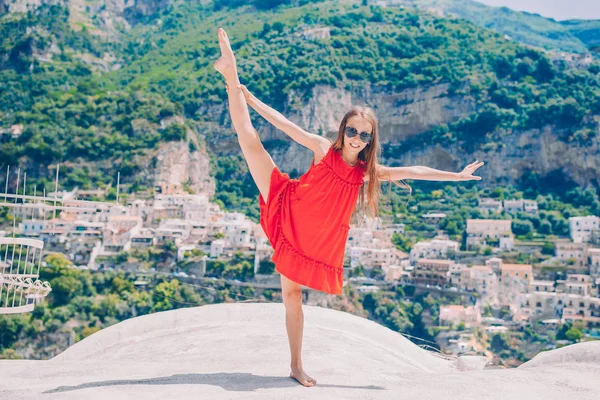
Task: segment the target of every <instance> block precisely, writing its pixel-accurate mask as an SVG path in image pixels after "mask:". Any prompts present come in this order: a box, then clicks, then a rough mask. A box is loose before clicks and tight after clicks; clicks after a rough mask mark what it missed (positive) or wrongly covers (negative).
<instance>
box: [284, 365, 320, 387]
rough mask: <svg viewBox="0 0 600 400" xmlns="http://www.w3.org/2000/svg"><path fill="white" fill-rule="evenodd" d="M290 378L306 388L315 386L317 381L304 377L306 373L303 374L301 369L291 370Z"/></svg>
mask: <svg viewBox="0 0 600 400" xmlns="http://www.w3.org/2000/svg"><path fill="white" fill-rule="evenodd" d="M290 378H294V379H295V380H297V381H298V382H300V383H301V384H303V385H304V386H306V387H311V386H315V385H316V384H317V381H316V380H314V379H313V378H311V377H310V376H308V375H306V372H304V370H303V369H302V368H292V372H290Z"/></svg>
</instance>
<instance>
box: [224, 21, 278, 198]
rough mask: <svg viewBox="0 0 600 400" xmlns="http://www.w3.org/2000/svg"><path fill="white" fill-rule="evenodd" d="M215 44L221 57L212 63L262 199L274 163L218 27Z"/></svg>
mask: <svg viewBox="0 0 600 400" xmlns="http://www.w3.org/2000/svg"><path fill="white" fill-rule="evenodd" d="M219 47H220V48H221V58H219V59H218V60H217V61H216V62H215V64H214V67H215V69H216V70H217V71H219V72H220V73H221V74H222V75H223V76H224V77H225V82H226V85H227V88H228V89H227V96H228V99H229V113H230V114H231V121H232V122H233V127H234V129H235V132H236V133H237V136H238V141H239V143H240V147H241V148H242V154H243V155H244V158H245V159H246V162H247V163H248V169H249V170H250V175H252V178H253V179H254V182H255V183H256V186H258V190H259V191H260V194H261V195H262V197H263V199H264V200H265V202H266V201H267V199H268V195H269V183H270V180H271V173H272V172H273V168H275V163H274V162H273V159H272V158H271V156H270V155H269V153H267V151H266V150H265V148H264V147H263V145H262V142H261V141H260V137H259V136H258V132H256V129H254V127H253V126H252V121H250V113H249V112H248V105H247V104H246V99H245V97H244V93H243V92H242V90H241V89H240V88H239V87H238V85H239V84H240V80H239V77H238V73H237V66H236V62H235V57H234V55H233V50H231V45H230V44H229V38H228V37H227V33H225V31H224V30H223V29H221V28H219Z"/></svg>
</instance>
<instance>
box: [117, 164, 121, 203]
mask: <svg viewBox="0 0 600 400" xmlns="http://www.w3.org/2000/svg"><path fill="white" fill-rule="evenodd" d="M120 180H121V171H119V172H117V204H119V182H120Z"/></svg>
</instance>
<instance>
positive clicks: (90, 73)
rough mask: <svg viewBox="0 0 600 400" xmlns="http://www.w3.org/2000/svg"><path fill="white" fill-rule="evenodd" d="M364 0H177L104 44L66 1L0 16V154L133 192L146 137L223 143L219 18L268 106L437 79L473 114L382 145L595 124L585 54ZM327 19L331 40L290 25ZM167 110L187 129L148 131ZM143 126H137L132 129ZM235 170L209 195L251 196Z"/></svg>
mask: <svg viewBox="0 0 600 400" xmlns="http://www.w3.org/2000/svg"><path fill="white" fill-rule="evenodd" d="M301 3H307V4H304V5H302V6H300V5H299V4H301ZM362 3H364V2H363V1H348V2H343V3H340V2H337V1H329V2H296V3H294V4H288V5H283V6H280V7H277V8H274V9H270V8H269V7H271V6H273V5H274V4H265V5H264V6H261V7H260V8H259V9H257V8H256V7H253V6H252V7H248V6H242V7H237V4H220V5H218V6H217V5H215V4H207V5H204V6H203V5H202V4H199V3H184V4H181V5H179V6H176V7H175V8H173V9H172V8H167V9H165V10H164V11H163V12H162V14H161V13H159V14H158V15H157V17H156V18H155V19H150V20H148V22H146V23H140V24H138V25H136V26H135V27H134V28H133V30H132V31H130V32H129V33H127V34H125V35H124V36H123V37H122V38H121V40H118V41H116V42H103V41H101V40H100V39H99V38H98V37H96V36H92V35H87V36H86V35H85V31H84V32H83V34H82V33H81V32H77V33H76V32H74V31H73V27H71V26H70V25H69V23H68V10H66V9H61V8H60V7H57V6H52V7H50V6H44V7H42V8H40V9H39V10H38V11H36V12H35V13H29V14H27V15H14V14H13V15H5V16H3V17H2V18H0V29H1V30H2V32H3V35H4V37H6V38H8V39H7V40H5V41H4V42H3V46H2V48H1V50H0V60H1V64H0V66H1V70H0V82H2V85H1V86H0V119H1V123H0V124H1V125H0V129H4V130H6V129H8V127H10V126H11V125H14V124H23V126H24V131H23V133H22V135H21V136H20V137H18V138H17V139H7V135H4V136H3V137H4V138H3V139H2V143H0V160H2V161H1V164H0V167H2V168H4V167H5V166H6V165H9V164H10V165H13V166H14V165H16V164H17V163H18V164H20V165H23V166H29V167H30V168H31V169H33V170H34V171H37V174H36V172H32V173H31V176H30V175H29V174H28V182H30V183H37V184H46V186H47V189H48V190H52V188H53V186H51V185H50V182H51V180H52V178H53V176H52V174H51V173H49V174H48V173H47V172H46V173H44V172H43V169H41V168H39V166H40V165H44V166H48V165H51V164H54V163H57V162H65V161H70V162H80V163H87V164H90V163H91V164H90V165H93V166H95V167H86V169H82V170H78V169H73V168H72V169H71V170H70V171H69V175H67V176H66V177H63V180H61V182H62V184H63V185H64V186H67V187H72V186H75V185H77V186H79V187H83V188H86V187H94V186H97V185H102V184H106V183H108V182H110V181H111V180H112V181H114V175H115V171H116V170H117V169H119V170H120V171H121V182H122V183H123V182H124V183H125V184H126V185H131V186H130V187H129V190H131V191H133V190H136V188H143V187H145V186H148V184H149V182H143V181H140V178H139V175H138V170H139V167H140V166H141V165H138V164H136V162H138V161H136V160H138V159H137V158H136V157H137V156H140V157H141V156H143V155H144V154H147V153H148V152H149V151H151V150H152V149H154V148H156V147H157V146H158V144H160V142H162V141H168V140H180V139H185V138H186V137H187V135H188V134H189V132H193V133H194V134H196V133H199V134H202V135H205V136H206V140H207V142H208V144H209V148H208V150H209V151H212V149H211V147H210V144H211V143H212V144H214V143H217V142H220V141H223V140H232V129H231V124H230V121H229V118H228V114H227V113H225V112H223V107H222V105H223V103H224V102H225V101H226V97H225V90H224V84H223V81H222V79H221V77H220V76H219V75H218V74H217V73H216V72H215V71H214V69H213V67H212V63H213V62H214V61H215V60H216V58H217V57H218V46H217V42H216V29H217V27H219V26H222V27H224V28H225V29H227V31H228V32H229V35H230V37H231V38H232V42H233V46H234V50H235V51H236V54H237V57H238V59H239V61H238V65H239V68H240V75H241V79H242V80H243V81H244V82H245V83H246V84H247V86H248V87H249V88H250V89H251V90H252V91H254V92H255V93H256V94H257V96H259V97H260V98H261V99H263V100H264V101H265V102H267V103H269V104H273V105H275V106H277V107H278V108H280V109H281V111H284V110H285V109H286V106H285V104H288V102H289V101H290V99H289V98H288V95H289V93H290V91H291V90H292V89H295V90H297V91H300V92H301V93H306V95H308V94H309V93H310V91H309V90H310V88H312V87H314V86H315V85H330V86H333V87H343V88H346V89H348V90H350V91H357V90H359V89H360V88H363V87H365V85H368V86H371V87H374V88H379V89H382V90H384V91H388V92H399V91H402V90H404V89H409V88H416V87H427V86H430V85H435V84H439V83H447V84H449V85H450V94H453V95H457V96H465V97H469V98H472V99H474V101H475V103H476V105H477V107H476V111H475V112H474V113H473V114H471V115H469V116H467V117H465V118H462V119H459V120H457V121H455V122H453V123H451V124H448V125H443V126H440V127H437V128H435V129H433V130H431V131H429V132H424V133H423V135H420V136H416V137H415V138H414V139H413V141H412V142H408V141H407V143H405V144H403V145H400V146H399V147H398V146H386V148H387V149H388V151H392V150H393V151H395V152H402V151H409V150H410V149H411V147H412V148H414V146H417V147H418V146H420V147H422V146H424V144H426V143H427V144H429V143H459V144H461V145H462V146H464V147H465V148H466V149H468V150H473V149H475V148H480V147H481V146H484V145H486V144H488V143H493V142H500V141H502V135H505V134H518V132H519V131H520V130H525V129H531V128H540V127H543V126H545V125H551V126H554V127H556V129H558V130H559V131H560V132H561V135H562V138H563V140H564V141H565V142H568V143H577V144H578V145H585V143H586V141H588V140H590V138H592V137H593V136H594V135H595V133H596V131H595V129H594V126H595V125H594V121H593V120H592V119H591V117H592V116H593V115H597V114H599V111H600V84H599V79H598V71H599V68H598V65H593V66H592V67H591V68H590V69H589V70H587V71H586V70H571V69H561V68H557V67H555V66H554V65H553V64H552V63H551V62H550V61H549V60H548V59H547V58H546V56H545V55H544V54H543V53H541V52H538V51H536V50H533V49H531V48H527V47H523V46H520V45H518V44H516V43H515V42H513V41H508V40H506V39H505V38H504V37H503V35H500V34H498V33H495V32H493V31H489V30H484V29H480V28H478V27H476V26H474V25H472V24H470V23H468V22H465V21H462V20H458V19H448V18H438V17H435V16H433V15H432V14H429V13H421V12H419V11H415V10H411V9H405V10H401V9H396V8H380V7H375V6H362V5H361V4H362ZM228 5H229V6H232V8H229V7H228ZM234 6H235V7H234ZM263 8H264V9H263ZM325 26H326V27H330V36H331V37H330V38H329V39H325V40H309V39H305V38H304V37H303V35H302V34H303V32H304V31H305V30H306V29H310V28H313V27H325ZM39 27H44V29H38V28H39ZM32 28H36V29H32ZM24 32H25V33H24ZM27 32H33V33H27ZM35 32H42V33H39V34H36V33H35ZM52 48H54V49H55V50H54V51H55V52H54V53H53V56H52V60H51V61H41V60H40V57H39V54H40V53H44V52H45V51H47V50H48V49H52ZM56 49H58V50H59V51H56ZM106 50H110V51H112V52H114V53H115V54H116V57H117V59H118V60H119V61H120V62H122V63H123V67H122V68H120V69H119V70H117V71H114V72H103V71H102V70H99V69H96V68H94V67H92V66H91V65H90V64H89V63H86V62H84V61H83V60H82V56H81V53H85V52H87V53H90V54H92V55H95V56H98V57H100V56H101V55H102V53H103V52H104V51H106ZM288 111H289V110H288ZM173 114H177V115H183V116H185V118H186V127H187V128H190V129H189V130H187V129H186V127H182V126H177V125H171V126H169V127H167V128H161V126H160V121H161V119H163V118H164V117H167V116H170V115H173ZM382 117H385V116H382ZM144 124H145V126H148V127H149V128H148V129H137V128H135V127H137V126H140V125H144ZM233 140H235V139H233ZM238 156H239V154H238V153H235V154H234V155H233V156H231V157H234V158H235V160H237V161H235V160H233V159H230V158H227V157H229V156H227V155H223V154H221V155H220V156H219V157H218V158H217V159H216V161H215V165H218V166H219V167H220V168H221V170H222V171H225V170H230V169H231V168H232V165H233V166H234V167H233V169H234V170H235V168H236V167H235V166H236V165H238V166H239V164H240V163H241V164H243V162H241V161H240V159H239V158H238ZM384 156H385V153H384ZM223 163H227V164H226V165H225V164H223ZM232 163H233V164H232ZM236 163H237V164H236ZM75 165H76V164H75ZM105 165H106V166H107V167H104V166H105ZM33 167H35V168H33ZM240 168H242V169H241V170H242V171H243V165H242V166H239V167H238V169H237V170H238V171H240ZM46 174H47V175H46ZM232 179H233V178H232ZM235 179H240V181H235V182H223V181H221V182H218V185H219V186H218V190H220V191H225V192H227V191H228V190H233V191H234V192H235V191H237V192H235V193H220V195H221V196H223V197H222V198H221V201H223V203H224V204H225V205H226V206H236V204H237V205H239V204H242V203H243V202H241V200H240V198H245V199H247V196H250V198H251V197H252V196H254V195H255V194H256V193H254V192H252V193H247V192H241V191H239V190H241V189H239V188H238V189H235V188H236V187H238V186H241V185H242V182H243V179H245V178H242V177H239V176H237V177H236V178H235ZM228 188H229V189H228ZM38 190H41V189H40V188H38Z"/></svg>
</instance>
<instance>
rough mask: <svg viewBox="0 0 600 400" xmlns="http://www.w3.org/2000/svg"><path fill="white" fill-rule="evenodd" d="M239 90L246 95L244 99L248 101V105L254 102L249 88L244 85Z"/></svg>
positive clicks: (240, 85)
mask: <svg viewBox="0 0 600 400" xmlns="http://www.w3.org/2000/svg"><path fill="white" fill-rule="evenodd" d="M238 88H239V89H240V90H241V91H242V93H244V98H245V99H246V103H250V102H251V100H252V93H250V91H249V90H248V88H247V87H246V86H244V85H242V84H239V85H238Z"/></svg>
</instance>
